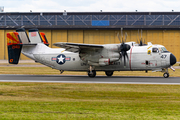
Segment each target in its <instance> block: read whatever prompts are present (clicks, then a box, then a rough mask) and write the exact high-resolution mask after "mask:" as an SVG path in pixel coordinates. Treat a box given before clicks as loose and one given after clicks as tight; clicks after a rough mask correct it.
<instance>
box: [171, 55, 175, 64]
mask: <svg viewBox="0 0 180 120" xmlns="http://www.w3.org/2000/svg"><path fill="white" fill-rule="evenodd" d="M175 63H176V57H175V56H174V55H173V54H170V65H174V64H175Z"/></svg>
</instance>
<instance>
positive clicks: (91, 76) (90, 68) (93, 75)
mask: <svg viewBox="0 0 180 120" xmlns="http://www.w3.org/2000/svg"><path fill="white" fill-rule="evenodd" d="M88 76H89V77H90V78H93V77H95V76H96V71H95V70H93V67H92V66H91V65H90V66H89V71H88Z"/></svg>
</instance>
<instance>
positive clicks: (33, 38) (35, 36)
mask: <svg viewBox="0 0 180 120" xmlns="http://www.w3.org/2000/svg"><path fill="white" fill-rule="evenodd" d="M16 32H18V34H19V36H20V38H21V40H22V44H29V45H31V44H36V43H44V44H45V45H47V46H49V43H48V41H47V39H46V36H45V34H44V33H42V32H40V33H39V31H38V29H30V30H29V37H28V35H27V33H26V31H25V29H24V28H20V29H17V30H16Z"/></svg>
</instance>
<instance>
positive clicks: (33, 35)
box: [29, 29, 43, 43]
mask: <svg viewBox="0 0 180 120" xmlns="http://www.w3.org/2000/svg"><path fill="white" fill-rule="evenodd" d="M29 39H30V42H31V43H43V40H42V38H41V35H40V34H39V31H38V29H30V30H29Z"/></svg>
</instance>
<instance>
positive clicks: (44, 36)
mask: <svg viewBox="0 0 180 120" xmlns="http://www.w3.org/2000/svg"><path fill="white" fill-rule="evenodd" d="M40 35H41V39H42V40H43V42H44V44H45V45H47V46H49V43H48V40H47V38H46V35H45V34H44V33H43V32H40Z"/></svg>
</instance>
